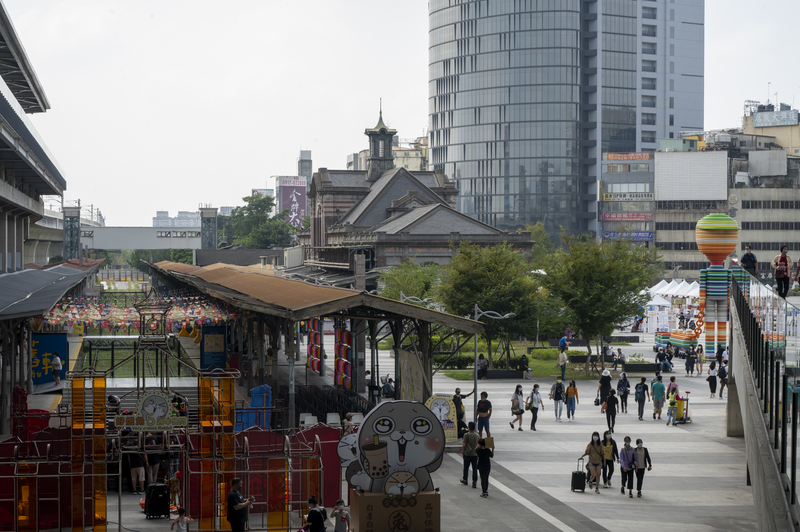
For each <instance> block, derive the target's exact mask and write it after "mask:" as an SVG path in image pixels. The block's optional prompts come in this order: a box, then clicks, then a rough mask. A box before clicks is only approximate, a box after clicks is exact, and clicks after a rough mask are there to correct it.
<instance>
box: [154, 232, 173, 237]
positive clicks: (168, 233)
mask: <svg viewBox="0 0 800 532" xmlns="http://www.w3.org/2000/svg"><path fill="white" fill-rule="evenodd" d="M171 235H172V231H156V237H157V238H169V237H170V236H171Z"/></svg>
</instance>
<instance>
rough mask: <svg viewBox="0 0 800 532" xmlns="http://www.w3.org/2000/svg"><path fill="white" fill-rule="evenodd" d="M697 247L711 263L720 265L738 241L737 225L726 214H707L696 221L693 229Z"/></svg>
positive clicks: (733, 249)
mask: <svg viewBox="0 0 800 532" xmlns="http://www.w3.org/2000/svg"><path fill="white" fill-rule="evenodd" d="M695 238H696V240H697V249H699V250H700V251H701V252H702V253H703V255H705V256H706V258H708V260H709V261H710V262H711V264H715V265H721V264H722V262H723V261H724V260H725V258H726V257H727V256H728V255H730V254H731V253H733V252H734V251H735V250H736V243H737V242H738V241H739V226H738V225H736V220H734V219H733V218H731V217H730V216H728V215H727V214H721V213H715V214H709V215H708V216H706V217H704V218H702V219H701V220H700V221H698V222H697V229H695Z"/></svg>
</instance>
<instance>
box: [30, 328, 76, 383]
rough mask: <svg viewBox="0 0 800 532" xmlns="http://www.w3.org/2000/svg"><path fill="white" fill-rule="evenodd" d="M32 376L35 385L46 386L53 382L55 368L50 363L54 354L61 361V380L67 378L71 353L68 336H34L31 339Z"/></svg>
mask: <svg viewBox="0 0 800 532" xmlns="http://www.w3.org/2000/svg"><path fill="white" fill-rule="evenodd" d="M31 340H32V342H33V346H32V347H33V348H32V349H31V375H32V377H33V384H46V383H49V382H54V381H53V368H52V366H51V365H50V361H51V360H53V354H54V353H58V358H60V359H61V378H62V379H65V378H66V376H67V367H69V351H68V350H67V349H68V346H67V335H66V334H60V333H59V334H44V333H41V334H33V335H32V337H31Z"/></svg>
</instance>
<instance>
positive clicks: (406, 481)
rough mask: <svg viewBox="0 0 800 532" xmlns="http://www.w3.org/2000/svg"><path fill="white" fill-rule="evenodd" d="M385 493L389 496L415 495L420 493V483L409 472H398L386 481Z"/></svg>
mask: <svg viewBox="0 0 800 532" xmlns="http://www.w3.org/2000/svg"><path fill="white" fill-rule="evenodd" d="M385 491H386V494H387V495H415V494H416V493H417V492H418V491H419V482H418V481H417V477H415V476H414V475H412V474H411V473H409V472H408V471H398V472H396V473H392V476H390V477H389V478H388V479H386V487H385Z"/></svg>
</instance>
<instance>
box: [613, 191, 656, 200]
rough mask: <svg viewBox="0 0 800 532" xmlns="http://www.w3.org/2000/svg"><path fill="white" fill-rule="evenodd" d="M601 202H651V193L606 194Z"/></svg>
mask: <svg viewBox="0 0 800 532" xmlns="http://www.w3.org/2000/svg"><path fill="white" fill-rule="evenodd" d="M603 201H653V193H652V192H608V193H605V194H603Z"/></svg>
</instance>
